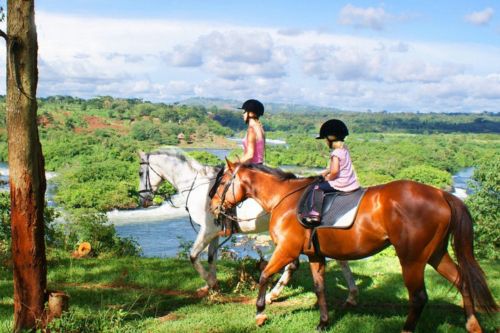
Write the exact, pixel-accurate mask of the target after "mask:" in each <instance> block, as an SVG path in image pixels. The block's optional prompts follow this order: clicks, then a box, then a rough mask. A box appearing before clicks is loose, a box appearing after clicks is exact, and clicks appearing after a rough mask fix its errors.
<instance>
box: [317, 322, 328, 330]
mask: <svg viewBox="0 0 500 333" xmlns="http://www.w3.org/2000/svg"><path fill="white" fill-rule="evenodd" d="M327 326H328V323H322V322H320V323H319V324H318V326H316V331H318V332H323V331H325V330H326V327H327Z"/></svg>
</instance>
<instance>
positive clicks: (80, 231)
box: [54, 209, 141, 257]
mask: <svg viewBox="0 0 500 333" xmlns="http://www.w3.org/2000/svg"><path fill="white" fill-rule="evenodd" d="M65 220H66V221H65V223H61V224H58V225H57V229H56V232H57V234H58V237H56V239H57V242H56V243H55V244H54V245H56V246H57V247H58V248H63V249H65V250H66V251H74V250H75V249H76V248H77V247H78V245H79V244H81V243H82V242H89V243H90V245H91V246H92V252H93V253H94V255H97V256H98V255H102V254H105V253H106V254H108V255H109V254H111V255H116V256H119V257H121V256H138V255H140V253H141V249H140V247H139V245H138V244H137V242H136V241H134V240H133V239H131V238H121V237H118V235H117V233H116V229H115V227H114V225H113V224H111V223H109V222H108V219H107V217H106V214H104V213H100V212H98V211H95V210H89V209H79V210H72V211H71V214H69V215H68V216H65Z"/></svg>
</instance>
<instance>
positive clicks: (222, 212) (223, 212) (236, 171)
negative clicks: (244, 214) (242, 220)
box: [210, 164, 241, 220]
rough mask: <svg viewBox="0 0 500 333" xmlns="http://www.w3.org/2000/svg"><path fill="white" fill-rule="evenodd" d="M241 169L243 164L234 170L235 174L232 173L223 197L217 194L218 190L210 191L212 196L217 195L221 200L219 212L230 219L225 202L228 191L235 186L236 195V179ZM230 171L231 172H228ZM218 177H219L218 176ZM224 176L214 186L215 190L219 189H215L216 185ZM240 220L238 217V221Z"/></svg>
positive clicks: (218, 207) (225, 186)
mask: <svg viewBox="0 0 500 333" xmlns="http://www.w3.org/2000/svg"><path fill="white" fill-rule="evenodd" d="M240 167H241V164H238V166H236V169H234V172H232V173H231V178H230V179H229V181H228V182H227V183H226V184H225V185H224V190H223V191H222V195H219V194H217V190H215V191H212V190H213V188H212V190H210V195H212V197H213V196H215V195H217V196H218V197H219V198H220V203H219V206H217V210H218V211H219V212H220V213H221V214H222V215H224V216H227V217H229V215H227V214H226V210H225V209H224V202H225V201H226V194H227V191H228V190H229V187H230V186H231V185H233V195H234V179H235V178H236V175H237V173H238V171H239V170H240ZM228 171H230V170H228ZM217 176H218V175H217ZM222 176H223V174H222V175H221V177H220V178H219V179H217V180H216V183H215V184H214V188H215V189H217V187H218V186H217V187H215V185H216V184H217V183H220V179H222ZM237 219H238V218H237V217H236V220H237Z"/></svg>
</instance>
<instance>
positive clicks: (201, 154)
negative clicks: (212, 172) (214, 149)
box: [188, 150, 224, 166]
mask: <svg viewBox="0 0 500 333" xmlns="http://www.w3.org/2000/svg"><path fill="white" fill-rule="evenodd" d="M188 155H189V156H191V157H192V158H194V159H195V160H197V161H198V162H200V163H201V164H203V165H211V166H220V165H223V164H224V162H223V161H221V160H220V159H219V158H218V157H217V156H215V155H214V154H211V153H209V152H207V151H200V150H192V151H189V152H188Z"/></svg>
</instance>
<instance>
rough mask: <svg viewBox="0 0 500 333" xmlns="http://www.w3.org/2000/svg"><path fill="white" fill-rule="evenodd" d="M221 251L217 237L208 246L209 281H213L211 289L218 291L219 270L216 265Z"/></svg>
mask: <svg viewBox="0 0 500 333" xmlns="http://www.w3.org/2000/svg"><path fill="white" fill-rule="evenodd" d="M218 250H219V236H216V237H215V238H214V239H212V241H211V242H210V244H209V245H208V270H209V272H210V275H209V279H208V280H209V281H212V284H211V285H210V288H211V289H214V290H218V289H219V283H218V282H217V270H216V266H215V263H216V261H217V252H218Z"/></svg>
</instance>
